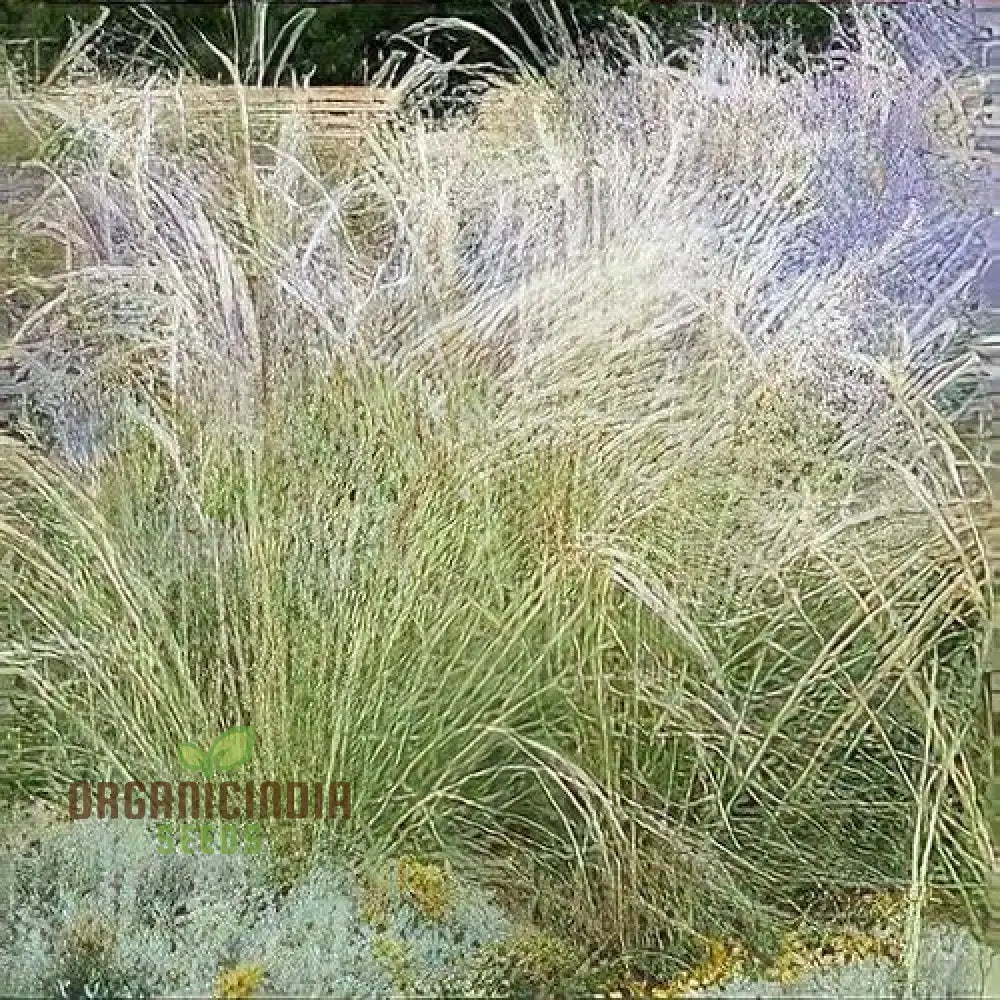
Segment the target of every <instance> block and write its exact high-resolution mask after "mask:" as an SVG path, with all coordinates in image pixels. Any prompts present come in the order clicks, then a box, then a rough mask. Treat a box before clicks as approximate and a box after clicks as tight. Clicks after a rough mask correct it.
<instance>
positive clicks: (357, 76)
mask: <svg viewBox="0 0 1000 1000" xmlns="http://www.w3.org/2000/svg"><path fill="white" fill-rule="evenodd" d="M503 2H504V3H505V4H506V5H508V6H509V7H510V9H511V12H512V13H513V14H514V16H515V17H517V18H518V20H519V21H520V22H521V23H525V24H531V23H532V19H531V17H530V14H529V13H528V5H527V4H526V3H523V2H518V0H503ZM152 6H153V7H154V8H155V10H156V12H157V14H159V15H160V16H161V17H162V18H163V19H164V20H165V21H166V22H167V23H168V24H169V25H170V26H171V27H172V28H173V30H174V32H175V33H176V36H177V38H178V40H179V41H180V42H181V43H182V45H183V46H184V47H185V48H186V49H187V51H188V53H189V54H190V55H191V57H192V59H193V62H194V63H195V65H196V66H197V68H198V69H199V71H200V72H201V73H203V74H204V75H206V76H208V77H210V78H211V77H215V76H217V75H221V76H222V78H223V79H225V71H224V68H223V67H222V65H221V64H220V63H219V61H218V59H217V58H216V57H215V56H214V55H213V54H212V52H211V50H210V48H209V47H208V46H207V45H205V44H204V42H203V41H202V39H201V37H200V34H204V35H205V36H206V37H207V38H209V39H210V40H211V41H212V42H213V43H214V44H215V45H218V46H219V47H220V48H222V49H223V50H224V51H230V50H231V49H232V37H233V31H232V21H233V15H234V12H235V17H236V20H237V23H238V25H239V26H240V34H241V36H242V37H244V38H246V37H248V36H249V34H250V26H251V18H252V5H251V4H250V3H249V2H241V3H235V4H234V7H233V9H230V6H229V5H228V4H225V3H203V2H196V0H188V2H181V3H157V4H154V5H152ZM308 6H309V5H308V4H296V3H282V4H272V5H271V7H270V9H269V12H268V25H269V34H270V35H271V37H272V38H273V37H274V36H275V35H276V34H277V32H278V31H279V30H280V28H281V26H282V24H284V23H285V21H286V20H287V19H288V18H289V17H291V16H292V15H294V14H295V13H296V11H298V10H301V9H302V8H303V7H308ZM560 6H561V7H562V8H563V9H564V10H565V9H566V7H567V3H566V0H560ZM571 6H572V9H573V12H574V14H575V15H576V17H577V19H578V21H579V24H580V27H581V29H582V30H583V31H584V32H586V31H588V30H590V29H592V28H593V27H594V26H595V25H597V24H599V22H600V18H601V16H602V15H606V14H607V12H608V10H609V9H611V8H612V7H613V6H619V7H621V8H623V9H625V10H627V11H629V12H630V13H632V14H635V15H637V16H639V17H641V18H643V19H644V20H648V21H653V22H657V23H659V24H660V25H662V26H663V27H664V29H665V30H666V34H667V37H669V38H670V39H672V40H676V41H681V40H683V38H684V36H685V32H686V30H687V29H688V28H689V27H690V26H691V25H693V24H694V23H695V21H696V19H697V17H698V16H699V14H700V15H701V16H703V17H708V18H710V19H714V18H718V19H719V20H721V21H726V22H729V23H742V24H744V25H746V26H747V27H748V28H750V29H753V30H756V31H758V32H760V33H762V34H765V35H767V34H769V33H771V32H772V31H773V30H774V29H775V28H777V27H778V26H780V25H782V24H789V25H791V27H792V28H793V29H795V30H796V31H797V32H798V33H800V34H801V37H802V40H803V42H804V43H805V45H806V48H807V49H808V50H809V51H819V50H821V49H822V48H823V47H825V45H826V44H827V42H828V40H829V36H830V30H831V24H832V17H831V14H830V12H829V10H828V9H824V8H823V7H821V6H820V5H819V4H817V3H813V2H799V3H788V2H769V3H749V2H746V3H731V4H724V5H714V4H694V3H664V2H662V0H620V2H619V3H618V4H612V3H610V2H608V0H576V2H574V3H572V5H571ZM99 9H100V8H99V6H98V5H97V4H94V3H91V4H72V3H43V2H26V0H3V2H2V3H0V38H8V39H10V38H33V37H51V38H54V39H56V40H57V41H56V42H55V43H53V44H50V45H47V46H45V47H44V48H43V49H42V59H41V62H42V74H43V75H44V73H45V71H46V69H47V67H48V66H49V65H51V62H52V59H53V58H54V56H55V54H56V52H57V51H58V49H59V46H60V45H61V44H64V43H65V41H66V40H67V39H68V38H69V37H70V32H71V24H72V22H75V23H77V24H85V23H87V22H89V21H92V20H93V19H94V18H95V17H96V16H97V14H98V13H99ZM443 16H456V17H464V18H467V19H469V20H472V21H475V22H476V23H478V24H481V25H483V26H484V27H488V28H489V29H490V30H492V31H493V32H494V33H496V34H497V35H498V36H499V37H500V38H502V39H503V40H504V41H507V42H512V43H514V44H515V46H516V47H518V48H519V49H520V48H521V46H520V45H518V44H517V43H518V41H519V40H518V39H517V35H516V32H515V31H514V29H513V28H512V27H511V25H510V24H509V22H508V21H507V20H506V19H505V18H504V17H503V16H502V15H501V14H500V13H499V12H498V11H497V10H496V8H495V7H494V6H493V4H492V3H491V2H490V0H478V2H477V0H464V2H463V0H436V2H426V0H422V2H421V0H416V2H413V0H396V2H391V3H357V2H355V3H341V2H337V3H329V2H328V3H325V4H323V3H320V4H318V5H317V6H316V7H315V16H314V17H313V18H312V20H311V21H310V23H309V25H308V26H307V28H306V29H305V32H304V34H303V36H302V38H301V40H300V43H299V45H298V48H297V50H296V55H295V57H294V59H293V61H292V62H293V65H294V67H295V68H296V70H297V71H298V72H299V73H300V74H301V73H306V72H308V71H309V70H310V69H312V68H313V67H315V69H314V72H313V76H312V82H313V83H314V84H350V83H361V82H363V81H364V78H365V66H366V63H367V65H368V66H369V67H370V68H374V66H375V65H376V64H377V62H378V59H379V53H380V50H384V49H385V47H386V45H387V44H389V43H390V36H391V35H392V33H393V32H396V31H399V30H400V29H402V28H405V27H407V26H409V25H411V24H413V23H414V22H417V21H420V20H422V19H423V18H426V17H443ZM107 29H108V30H107V32H106V34H105V36H104V53H105V55H108V56H111V57H114V58H117V59H121V58H123V57H128V56H131V55H132V54H133V53H136V52H139V53H140V54H141V57H142V58H143V59H145V60H148V61H151V62H170V61H171V60H170V56H169V54H168V53H167V52H166V47H165V46H164V45H163V42H162V38H160V37H150V28H149V23H148V19H146V18H145V17H144V16H143V15H142V13H141V11H137V10H136V9H135V8H130V7H126V6H122V5H115V6H113V7H112V11H111V15H110V17H109V21H108V24H107ZM463 44H469V40H466V41H464V42H463ZM477 54H478V53H476V51H475V49H473V52H472V56H470V57H474V56H475V55H477ZM483 54H485V53H483ZM283 82H287V81H283Z"/></svg>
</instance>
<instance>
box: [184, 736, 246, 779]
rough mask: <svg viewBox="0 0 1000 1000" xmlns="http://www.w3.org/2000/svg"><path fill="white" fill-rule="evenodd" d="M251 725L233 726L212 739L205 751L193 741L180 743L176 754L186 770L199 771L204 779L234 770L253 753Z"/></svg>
mask: <svg viewBox="0 0 1000 1000" xmlns="http://www.w3.org/2000/svg"><path fill="white" fill-rule="evenodd" d="M253 741H254V733H253V726H233V728H232V729H227V730H226V731H225V732H224V733H222V734H221V735H220V736H217V737H216V738H215V740H213V742H212V745H211V746H210V747H209V749H208V752H207V753H206V752H205V751H204V750H202V749H201V747H199V746H198V745H197V744H195V743H181V744H180V746H178V748H177V756H178V757H179V758H180V762H181V764H182V765H183V767H184V768H185V769H186V770H188V771H199V772H201V773H202V774H204V775H205V780H206V781H211V780H212V776H213V775H214V774H217V773H219V772H225V771H235V770H236V769H237V768H238V767H242V766H243V765H244V764H245V763H246V762H247V761H248V760H249V759H250V757H251V755H252V754H253Z"/></svg>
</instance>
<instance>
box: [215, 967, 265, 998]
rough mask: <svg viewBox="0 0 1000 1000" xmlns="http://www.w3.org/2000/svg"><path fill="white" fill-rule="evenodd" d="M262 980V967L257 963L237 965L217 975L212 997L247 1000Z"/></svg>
mask: <svg viewBox="0 0 1000 1000" xmlns="http://www.w3.org/2000/svg"><path fill="white" fill-rule="evenodd" d="M263 980H264V967H263V966H262V965H260V964H258V963H253V964H250V965H237V966H236V967H235V968H233V969H226V970H224V971H223V972H221V973H219V977H218V979H216V981H215V993H214V996H216V997H218V998H220V1000H249V998H250V997H252V996H253V994H254V991H255V990H256V989H257V987H258V986H260V984H261V983H262V982H263Z"/></svg>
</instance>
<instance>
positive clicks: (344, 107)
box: [45, 84, 399, 141]
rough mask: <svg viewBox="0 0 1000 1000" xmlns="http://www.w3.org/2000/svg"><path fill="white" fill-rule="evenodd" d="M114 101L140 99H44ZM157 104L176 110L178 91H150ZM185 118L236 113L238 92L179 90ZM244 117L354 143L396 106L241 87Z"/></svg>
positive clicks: (394, 97)
mask: <svg viewBox="0 0 1000 1000" xmlns="http://www.w3.org/2000/svg"><path fill="white" fill-rule="evenodd" d="M112 93H113V95H114V99H115V100H121V99H123V98H124V99H125V100H128V99H129V98H135V99H136V100H138V99H140V97H141V94H142V92H141V91H139V90H122V89H121V88H115V89H114V91H113V92H112V91H110V90H108V89H106V88H104V87H101V86H86V85H84V86H77V87H73V88H68V87H59V86H57V87H47V88H45V95H46V97H47V98H50V99H54V100H57V101H58V100H63V99H65V100H67V101H72V102H73V103H74V104H75V105H76V106H77V107H80V108H84V109H85V108H87V106H88V104H93V105H94V106H99V105H100V104H101V103H102V102H103V101H104V100H107V98H108V96H109V95H110V94H112ZM151 93H152V96H153V99H154V100H155V101H161V102H163V103H164V105H166V106H177V105H176V102H177V91H176V90H174V89H173V88H168V87H164V88H161V89H156V90H153V91H151ZM180 93H181V97H182V100H183V106H184V109H185V112H186V113H187V114H190V115H192V116H193V117H194V118H202V119H207V120H212V119H218V118H223V117H227V116H234V115H236V114H238V112H239V96H238V94H237V92H236V88H235V87H232V86H225V85H222V84H218V85H213V84H186V85H182V86H181V88H180ZM243 96H244V100H245V101H246V107H247V114H248V118H249V119H250V123H251V126H252V127H256V128H260V127H272V126H275V125H277V124H279V123H280V122H281V121H282V119H283V118H284V117H285V116H288V115H290V114H295V115H297V116H299V117H301V118H302V120H303V121H304V123H305V125H306V127H307V129H308V130H309V132H310V133H311V134H312V135H313V137H314V138H315V139H317V140H320V141H323V140H327V139H331V140H340V139H354V138H357V137H358V135H359V134H360V132H361V129H362V128H363V127H364V126H365V124H367V123H370V122H372V121H373V120H375V119H379V118H385V117H387V116H388V115H391V114H392V112H393V111H394V110H395V109H396V108H397V107H398V106H399V95H398V93H397V92H396V91H393V90H390V89H387V88H378V87H360V86H359V87H301V88H300V87H296V88H292V87H245V88H244V89H243Z"/></svg>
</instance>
